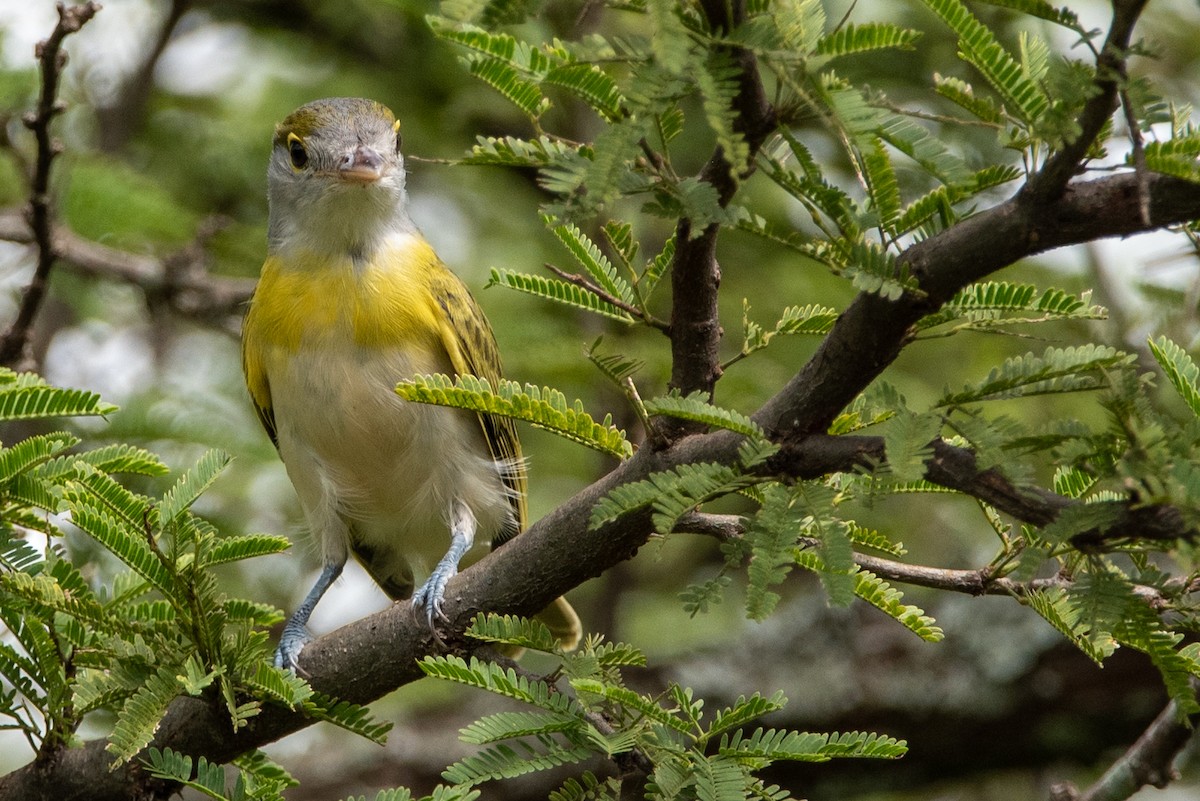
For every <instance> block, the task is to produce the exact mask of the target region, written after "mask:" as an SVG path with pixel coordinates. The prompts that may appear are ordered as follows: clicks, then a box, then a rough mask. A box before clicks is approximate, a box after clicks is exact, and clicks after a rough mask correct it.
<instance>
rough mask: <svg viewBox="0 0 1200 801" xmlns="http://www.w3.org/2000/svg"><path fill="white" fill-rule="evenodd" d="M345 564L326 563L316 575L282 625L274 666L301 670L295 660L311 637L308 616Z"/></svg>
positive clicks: (294, 670)
mask: <svg viewBox="0 0 1200 801" xmlns="http://www.w3.org/2000/svg"><path fill="white" fill-rule="evenodd" d="M345 566H346V563H345V561H341V562H334V563H330V564H326V565H325V568H324V569H323V570H322V571H321V575H320V576H318V577H317V583H316V584H313V588H312V589H311V590H309V591H308V595H306V596H304V600H303V601H302V602H301V603H300V606H299V607H297V609H296V611H295V612H293V613H292V616H291V617H289V618H288V621H287V623H285V624H284V625H283V635H282V636H281V637H280V638H279V647H278V648H277V649H276V650H275V667H278V668H283V669H284V670H290V671H291V672H293V673H297V672H302V671H301V670H300V664H299V662H298V661H297V660H298V659H299V657H300V652H301V651H302V650H304V646H305V645H306V644H308V643H309V642H311V641H312V638H313V637H312V634H310V633H309V631H308V618H309V617H310V616H311V615H312V613H313V610H314V609H316V608H317V603H318V602H319V601H320V600H321V596H322V595H324V594H325V591H326V590H328V589H329V587H330V585H331V584H333V582H335V581H337V578H338V576H340V575H342V568H343V567H345Z"/></svg>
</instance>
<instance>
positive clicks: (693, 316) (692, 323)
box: [670, 0, 776, 430]
mask: <svg viewBox="0 0 1200 801" xmlns="http://www.w3.org/2000/svg"><path fill="white" fill-rule="evenodd" d="M703 8H704V12H705V14H706V16H707V18H708V24H709V27H710V28H712V29H713V30H714V31H719V32H725V31H728V30H730V29H731V28H733V27H736V26H737V25H739V24H740V23H741V22H742V21H743V20H744V19H745V15H746V4H745V0H731V2H722V1H721V0H709V1H708V2H705V3H704V4H703ZM728 53H729V55H730V57H731V58H732V59H733V60H734V62H735V63H736V64H737V66H738V68H739V73H738V75H739V78H738V81H739V88H738V94H737V97H736V99H735V100H734V107H733V109H732V110H733V112H734V114H735V117H734V130H735V131H736V132H737V133H738V134H739V135H741V136H742V138H743V139H744V140H745V142H746V145H747V149H748V153H749V155H748V157H747V163H749V164H753V162H754V157H755V154H756V153H757V152H758V149H759V148H760V147H761V146H762V143H763V142H764V141H766V138H767V136H768V135H769V134H770V132H771V131H772V130H773V129H774V127H775V119H776V118H775V109H774V108H773V107H772V106H771V103H770V101H769V100H768V99H767V94H766V91H765V89H764V88H763V84H762V77H761V75H760V74H759V69H758V61H757V59H756V58H755V56H754V54H753V53H752V52H750V51H749V50H745V49H743V48H740V47H731V48H729V49H728ZM700 180H702V181H704V182H706V183H708V184H710V185H711V186H712V187H713V188H714V189H716V190H717V196H718V199H719V202H720V204H721V206H722V207H725V206H727V205H728V204H729V201H730V200H732V199H733V196H734V194H735V193H736V192H737V187H738V180H739V177H738V176H736V175H734V174H733V165H732V163H731V162H730V160H729V157H728V154H726V153H725V152H724V150H723V149H722V148H720V147H718V148H717V149H716V151H715V152H714V153H713V155H712V157H711V158H710V159H709V160H708V163H707V164H706V165H705V166H704V169H703V170H702V171H701V173H700ZM719 232H720V225H719V224H718V223H710V224H709V225H708V226H706V227H705V228H704V230H702V231H696V230H695V229H694V228H693V223H692V220H690V219H687V218H684V219H681V220H680V221H679V224H678V226H676V229H675V258H674V260H673V262H672V264H671V327H670V332H671V387H672V388H674V389H678V390H680V391H681V392H684V393H689V392H696V391H700V392H706V393H708V394H709V395H711V394H712V391H713V387H714V386H716V382H717V380H718V379H719V378H720V377H721V360H720V354H719V348H720V344H721V334H722V331H721V326H720V323H719V320H720V315H719V313H718V306H717V301H718V290H719V288H720V285H721V268H720V266H719V265H718V264H717V235H718V233H719ZM681 430H686V427H681Z"/></svg>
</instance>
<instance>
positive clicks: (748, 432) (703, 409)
mask: <svg viewBox="0 0 1200 801" xmlns="http://www.w3.org/2000/svg"><path fill="white" fill-rule="evenodd" d="M707 397H708V396H707V395H706V394H705V393H703V392H694V393H692V394H691V395H688V396H686V397H681V396H679V395H664V396H662V397H658V398H650V399H649V400H647V401H645V404H644V405H645V408H646V412H647V413H649V414H650V415H659V414H664V415H667V416H669V417H677V418H679V419H681V420H690V421H691V422H694V423H703V424H704V425H706V426H711V427H713V428H724V429H726V430H728V431H733V432H736V433H738V434H742V435H743V436H747V437H753V438H755V439H766V434H765V433H764V432H763V430H762V428H761V427H760V426H759V425H758V423H756V422H754V421H753V420H751V419H750V418H749V417H747V416H746V415H744V414H742V413H741V412H737V411H734V410H733V409H723V408H721V407H720V406H715V405H713V404H711V403H709V402H708V401H707V400H705V399H706V398H707Z"/></svg>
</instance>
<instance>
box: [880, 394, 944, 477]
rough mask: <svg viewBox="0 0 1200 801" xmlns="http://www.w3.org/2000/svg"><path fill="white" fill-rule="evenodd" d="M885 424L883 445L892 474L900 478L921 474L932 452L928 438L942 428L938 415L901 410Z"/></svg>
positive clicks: (933, 437) (940, 418)
mask: <svg viewBox="0 0 1200 801" xmlns="http://www.w3.org/2000/svg"><path fill="white" fill-rule="evenodd" d="M885 425H886V429H885V431H884V435H883V446H884V452H885V453H886V454H887V463H888V467H889V468H890V469H891V471H892V474H893V475H894V476H895V477H896V478H897V479H898V480H900V481H917V480H919V479H922V478H924V477H925V462H926V461H927V460H928V459H929V458H930V457H931V456H932V455H933V448H932V442H933V440H934V439H936V438H937V437H938V435H939V434H940V433H941V430H942V425H943V420H942V417H941V415H939V414H934V413H927V414H916V413H914V412H910V411H907V410H902V411H900V412H898V413H897V414H895V415H893V416H892V418H891V419H890V420H888V421H887V423H886V424H885Z"/></svg>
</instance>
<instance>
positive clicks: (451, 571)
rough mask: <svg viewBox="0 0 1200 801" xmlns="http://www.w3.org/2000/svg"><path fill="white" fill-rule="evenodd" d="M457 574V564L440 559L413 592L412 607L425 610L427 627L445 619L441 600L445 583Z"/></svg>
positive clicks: (431, 626) (443, 596)
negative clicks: (423, 581) (427, 576)
mask: <svg viewBox="0 0 1200 801" xmlns="http://www.w3.org/2000/svg"><path fill="white" fill-rule="evenodd" d="M456 575H458V565H457V564H456V563H455V562H453V561H448V560H446V559H442V561H440V562H438V565H437V567H435V568H434V569H433V572H432V573H430V574H429V578H428V579H427V580H426V581H425V583H424V584H422V585H421V586H420V587H418V588H417V591H416V592H414V593H413V608H421V609H424V610H425V620H426V622H428V623H429V628H430V629H434V628H435V626H436V625H437V623H438V621H442V620H447V617H446V614H445V613H444V612H443V611H442V602H443V601H444V600H445V598H446V585H447V584H449V583H450V579H452V578H454V577H455V576H456Z"/></svg>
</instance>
